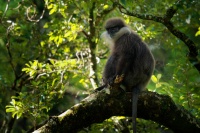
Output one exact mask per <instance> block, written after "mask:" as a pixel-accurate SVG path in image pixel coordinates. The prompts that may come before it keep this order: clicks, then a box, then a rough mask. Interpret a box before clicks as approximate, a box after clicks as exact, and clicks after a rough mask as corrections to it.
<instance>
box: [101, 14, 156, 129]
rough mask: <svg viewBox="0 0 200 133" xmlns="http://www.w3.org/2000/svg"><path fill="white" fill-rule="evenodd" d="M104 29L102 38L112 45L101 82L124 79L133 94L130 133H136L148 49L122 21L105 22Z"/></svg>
mask: <svg viewBox="0 0 200 133" xmlns="http://www.w3.org/2000/svg"><path fill="white" fill-rule="evenodd" d="M105 29H106V31H105V32H104V33H103V35H102V36H103V38H104V39H105V41H106V42H108V43H109V44H110V45H111V47H110V50H111V54H110V57H109V59H108V61H107V63H106V66H105V68H104V72H103V82H104V84H105V85H108V84H112V83H113V80H114V79H115V78H116V76H117V75H118V76H120V75H122V74H123V75H124V79H123V80H122V82H121V85H123V86H125V88H126V91H132V93H133V99H132V111H133V112H132V115H133V116H132V117H133V131H134V133H136V117H137V101H138V95H139V92H140V91H141V90H144V89H145V87H146V86H147V84H148V82H149V80H150V78H151V75H152V73H153V70H154V66H155V65H154V58H153V56H152V54H151V52H150V50H149V48H148V47H147V45H146V44H145V43H144V42H143V41H142V39H141V38H140V37H139V36H138V35H137V34H136V33H135V32H134V31H132V30H131V29H130V28H129V27H128V26H127V25H126V24H125V22H124V21H123V20H122V19H120V18H111V19H109V20H107V22H106V24H105Z"/></svg>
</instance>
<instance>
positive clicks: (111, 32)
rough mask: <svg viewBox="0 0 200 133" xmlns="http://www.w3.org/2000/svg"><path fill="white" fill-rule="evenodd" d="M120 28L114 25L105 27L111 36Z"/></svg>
mask: <svg viewBox="0 0 200 133" xmlns="http://www.w3.org/2000/svg"><path fill="white" fill-rule="evenodd" d="M120 29H121V27H118V26H115V27H111V28H106V30H107V32H108V34H109V35H110V37H111V38H113V37H114V36H115V34H116V33H117V32H118V31H119V30H120Z"/></svg>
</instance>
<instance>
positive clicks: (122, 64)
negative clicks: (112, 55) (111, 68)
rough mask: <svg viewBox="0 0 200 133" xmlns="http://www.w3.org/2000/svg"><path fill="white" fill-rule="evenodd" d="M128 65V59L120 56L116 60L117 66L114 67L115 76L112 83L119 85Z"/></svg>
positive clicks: (127, 69)
mask: <svg viewBox="0 0 200 133" xmlns="http://www.w3.org/2000/svg"><path fill="white" fill-rule="evenodd" d="M129 65H130V62H129V61H128V57H126V56H121V57H120V58H119V60H118V63H117V66H116V74H115V77H114V78H115V79H114V83H121V82H122V80H123V79H124V76H125V74H126V73H127V72H128V71H129Z"/></svg>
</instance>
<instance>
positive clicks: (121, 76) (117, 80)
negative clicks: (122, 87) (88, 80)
mask: <svg viewBox="0 0 200 133" xmlns="http://www.w3.org/2000/svg"><path fill="white" fill-rule="evenodd" d="M123 79H124V74H121V75H117V76H116V77H115V80H114V83H115V84H119V83H121V82H122V80H123Z"/></svg>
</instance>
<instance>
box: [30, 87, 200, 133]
mask: <svg viewBox="0 0 200 133" xmlns="http://www.w3.org/2000/svg"><path fill="white" fill-rule="evenodd" d="M113 90H114V91H113ZM131 96H132V95H131V93H130V92H124V91H119V90H117V89H116V88H115V87H114V89H104V90H102V91H100V92H96V93H93V94H91V95H89V96H88V97H87V98H85V99H84V100H82V101H81V102H80V103H79V104H76V105H74V106H73V107H72V108H70V109H69V110H67V111H66V112H64V113H63V114H61V115H59V116H54V117H51V118H50V119H49V120H48V122H47V123H46V124H45V125H44V126H42V127H41V128H39V129H38V130H36V131H34V133H44V132H45V133H62V132H63V133H64V132H70V133H75V132H77V131H79V130H81V129H82V128H84V127H88V126H89V125H91V124H93V123H101V122H103V121H104V120H105V119H108V118H110V117H111V116H130V117H131V110H132V108H131ZM138 118H143V119H146V120H152V121H155V122H157V123H159V124H162V125H164V126H166V127H168V128H170V129H171V130H173V131H174V132H178V133H189V132H190V133H200V123H199V122H198V121H197V120H196V118H195V117H194V116H192V115H191V114H190V113H189V112H188V111H186V110H185V109H184V108H182V107H179V106H176V105H175V103H174V102H173V101H172V99H171V98H170V97H169V96H166V95H160V94H157V93H155V92H147V91H146V92H142V93H141V94H140V96H139V101H138Z"/></svg>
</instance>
